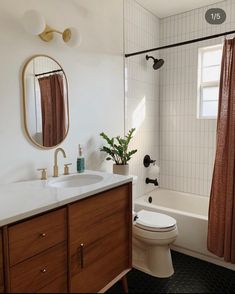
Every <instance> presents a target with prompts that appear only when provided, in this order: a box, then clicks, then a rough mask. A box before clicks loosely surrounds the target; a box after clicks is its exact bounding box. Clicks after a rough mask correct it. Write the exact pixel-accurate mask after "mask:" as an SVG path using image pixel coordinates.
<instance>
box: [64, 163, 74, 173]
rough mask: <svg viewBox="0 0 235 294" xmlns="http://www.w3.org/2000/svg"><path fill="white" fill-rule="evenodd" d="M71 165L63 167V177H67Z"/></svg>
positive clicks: (67, 164)
mask: <svg viewBox="0 0 235 294" xmlns="http://www.w3.org/2000/svg"><path fill="white" fill-rule="evenodd" d="M70 165H72V163H66V164H65V165H64V175H69V166H70Z"/></svg>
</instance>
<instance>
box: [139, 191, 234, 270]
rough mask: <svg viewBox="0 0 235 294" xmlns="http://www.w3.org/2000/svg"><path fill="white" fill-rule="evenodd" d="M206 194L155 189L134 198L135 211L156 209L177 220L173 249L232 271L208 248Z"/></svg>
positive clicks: (207, 199)
mask: <svg viewBox="0 0 235 294" xmlns="http://www.w3.org/2000/svg"><path fill="white" fill-rule="evenodd" d="M149 197H151V198H152V202H151V203H150V202H149ZM208 208H209V197H205V196H199V195H195V194H188V193H182V192H176V191H171V190H166V189H161V188H157V189H156V190H154V191H153V192H150V193H148V194H147V195H144V196H142V197H140V198H137V199H136V200H135V211H136V212H138V211H140V210H141V209H145V210H150V211H156V212H159V213H164V214H167V215H170V216H172V217H173V218H175V219H176V221H177V226H178V230H179V235H178V237H177V240H176V241H175V243H174V244H173V245H172V249H173V250H175V251H179V252H181V253H184V254H187V255H191V256H193V257H197V258H200V259H203V260H206V261H209V262H212V263H215V264H217V265H220V266H224V267H226V268H229V269H232V270H234V271H235V265H232V264H230V263H226V262H224V261H223V259H222V258H219V257H217V256H215V255H214V254H212V253H210V252H209V251H208V250H207V226H208Z"/></svg>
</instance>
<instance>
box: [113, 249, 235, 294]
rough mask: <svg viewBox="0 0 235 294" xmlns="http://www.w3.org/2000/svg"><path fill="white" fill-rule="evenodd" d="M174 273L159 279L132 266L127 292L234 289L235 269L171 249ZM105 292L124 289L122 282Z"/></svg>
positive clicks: (227, 291) (218, 291) (224, 291)
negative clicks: (166, 277)
mask: <svg viewBox="0 0 235 294" xmlns="http://www.w3.org/2000/svg"><path fill="white" fill-rule="evenodd" d="M172 259H173V263H174V268H175V274H174V275H173V276H172V277H170V278H168V279H158V278H154V277H152V276H149V275H147V274H144V273H142V272H140V271H138V270H135V269H133V270H132V271H131V272H130V273H129V274H128V276H127V279H128V286H129V293H223V294H224V293H235V271H231V270H228V269H225V268H223V267H220V266H217V265H214V264H211V263H208V262H205V261H202V260H199V259H197V258H193V257H190V256H187V255H184V254H181V253H178V252H174V251H173V252H172ZM108 293H123V289H122V286H121V283H117V284H116V285H114V286H113V287H112V288H111V289H110V290H109V291H108Z"/></svg>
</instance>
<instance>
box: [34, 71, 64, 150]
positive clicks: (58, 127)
mask: <svg viewBox="0 0 235 294" xmlns="http://www.w3.org/2000/svg"><path fill="white" fill-rule="evenodd" d="M38 81H39V86H40V92H41V110H42V137H43V146H44V147H52V146H56V145H58V144H59V143H60V142H62V141H63V139H64V137H65V132H66V127H65V103H64V89H63V77H62V76H61V75H59V74H54V75H50V76H47V77H43V78H39V79H38Z"/></svg>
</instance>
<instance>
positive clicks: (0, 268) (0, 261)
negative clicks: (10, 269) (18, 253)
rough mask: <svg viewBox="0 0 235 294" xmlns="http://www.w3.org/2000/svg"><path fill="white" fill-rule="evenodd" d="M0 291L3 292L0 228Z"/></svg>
mask: <svg viewBox="0 0 235 294" xmlns="http://www.w3.org/2000/svg"><path fill="white" fill-rule="evenodd" d="M0 293H4V280H3V243H2V230H0Z"/></svg>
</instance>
